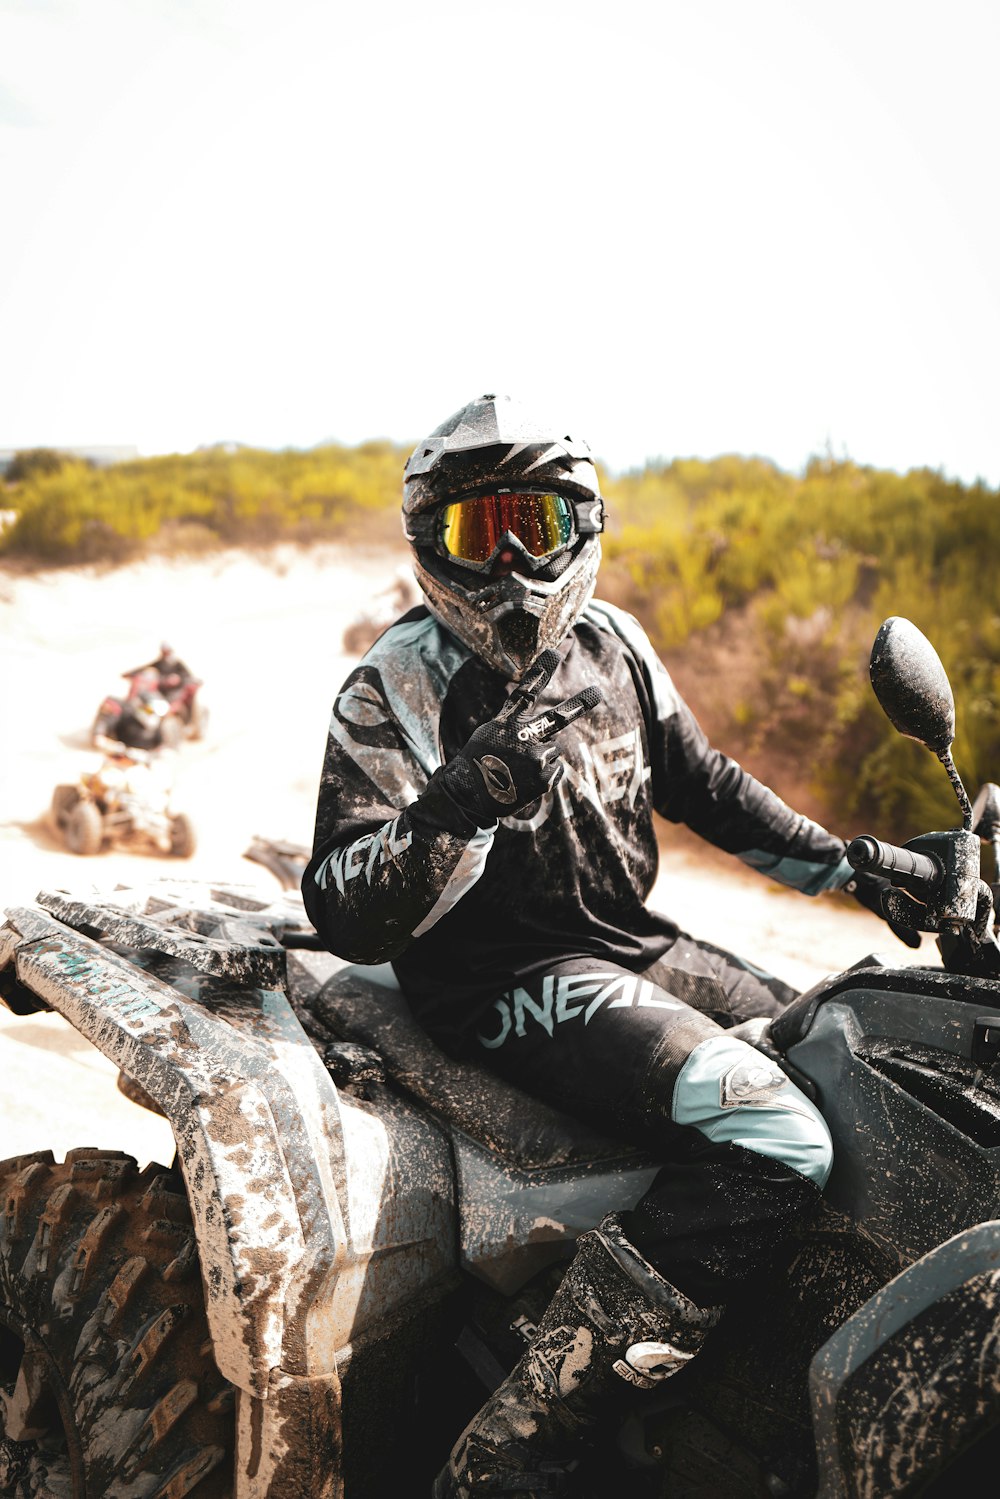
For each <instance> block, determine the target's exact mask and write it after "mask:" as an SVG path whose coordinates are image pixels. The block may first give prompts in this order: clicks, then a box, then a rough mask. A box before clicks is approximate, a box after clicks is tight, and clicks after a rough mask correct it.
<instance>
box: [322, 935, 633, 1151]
mask: <svg viewBox="0 0 1000 1499" xmlns="http://www.w3.org/2000/svg"><path fill="white" fill-rule="evenodd" d="M312 1008H313V1009H314V1010H315V1013H316V1014H317V1016H318V1017H319V1018H320V1019H321V1020H322V1021H323V1022H324V1023H325V1024H326V1025H327V1026H329V1027H330V1029H331V1030H332V1031H333V1032H334V1033H335V1034H336V1035H337V1036H339V1037H340V1038H341V1039H342V1040H344V1041H352V1042H355V1043H358V1044H360V1045H362V1046H366V1047H370V1048H372V1049H373V1050H374V1051H376V1052H378V1054H379V1056H380V1057H381V1058H382V1060H383V1062H384V1063H385V1067H386V1070H387V1072H388V1074H389V1076H390V1077H391V1078H392V1079H393V1081H394V1082H395V1083H396V1084H398V1086H399V1087H401V1088H403V1089H405V1090H406V1092H408V1093H410V1094H411V1095H412V1096H413V1097H414V1098H417V1099H419V1101H420V1102H421V1103H422V1104H423V1105H424V1106H425V1107H426V1108H428V1109H429V1110H431V1111H432V1112H433V1113H435V1114H436V1115H437V1116H438V1117H439V1118H441V1119H442V1120H444V1121H445V1122H446V1123H448V1124H449V1125H451V1126H453V1127H454V1128H455V1129H458V1130H461V1131H462V1133H463V1134H466V1135H469V1136H471V1137H472V1139H474V1140H476V1141H477V1142H478V1143H479V1144H480V1145H483V1146H484V1147H485V1148H486V1149H487V1150H489V1151H491V1152H492V1153H493V1154H495V1155H497V1156H499V1157H501V1158H502V1160H503V1161H504V1162H506V1163H507V1164H508V1165H510V1166H513V1167H515V1168H517V1169H519V1170H522V1171H525V1170H527V1171H530V1170H532V1169H536V1168H541V1167H548V1168H551V1167H554V1166H555V1167H558V1166H576V1167H577V1168H580V1167H581V1166H585V1165H593V1166H595V1167H596V1166H598V1165H599V1166H600V1167H601V1168H602V1169H606V1168H607V1166H608V1163H609V1162H612V1161H614V1162H621V1161H623V1160H624V1159H626V1158H628V1160H629V1162H630V1163H633V1162H637V1161H639V1160H640V1159H643V1160H644V1159H645V1157H641V1156H640V1152H639V1151H638V1150H637V1149H636V1147H635V1146H634V1145H633V1144H630V1143H629V1142H628V1141H624V1140H615V1139H613V1138H609V1137H608V1136H606V1135H603V1134H599V1133H598V1132H597V1131H596V1130H594V1129H592V1128H591V1127H589V1126H588V1125H586V1124H583V1123H581V1121H580V1120H578V1119H574V1118H572V1117H570V1116H569V1115H568V1114H563V1113H560V1112H559V1111H558V1110H556V1109H553V1108H550V1107H549V1106H548V1105H547V1104H544V1103H540V1102H538V1100H537V1099H534V1098H531V1097H529V1095H528V1094H526V1093H523V1092H522V1091H521V1090H520V1088H517V1087H515V1086H514V1085H513V1084H512V1083H508V1082H505V1081H504V1080H503V1079H502V1078H499V1077H496V1076H495V1075H494V1074H493V1073H491V1072H488V1071H487V1069H486V1068H485V1067H480V1066H479V1065H478V1064H477V1063H476V1062H468V1061H455V1060H453V1059H452V1058H451V1057H449V1056H446V1055H445V1053H444V1052H443V1051H441V1050H440V1049H439V1048H438V1047H437V1046H436V1045H435V1044H434V1042H433V1041H432V1040H431V1039H430V1037H429V1036H428V1035H427V1034H426V1032H425V1031H423V1030H422V1029H421V1027H420V1026H419V1025H418V1024H417V1022H416V1021H415V1020H414V1019H413V1016H412V1014H411V1013H410V1010H409V1007H408V1006H407V1004H406V1001H405V999H404V998H403V994H402V991H401V989H400V987H399V984H398V982H397V980H396V975H395V973H394V972H393V970H392V967H391V965H390V964H388V963H383V964H379V965H378V966H375V965H372V966H370V967H369V966H360V965H354V966H351V967H348V968H343V969H341V971H340V972H339V973H338V974H336V975H335V976H334V977H333V978H332V979H330V980H329V981H328V982H327V983H326V984H324V986H323V988H322V990H321V991H320V993H319V995H318V996H317V998H316V1000H315V1002H314V1004H313V1006H312Z"/></svg>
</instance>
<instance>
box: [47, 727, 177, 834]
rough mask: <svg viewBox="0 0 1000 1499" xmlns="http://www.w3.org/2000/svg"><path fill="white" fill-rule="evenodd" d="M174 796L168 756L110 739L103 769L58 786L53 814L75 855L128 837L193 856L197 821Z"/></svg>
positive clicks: (51, 813)
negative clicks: (179, 807) (175, 802)
mask: <svg viewBox="0 0 1000 1499" xmlns="http://www.w3.org/2000/svg"><path fill="white" fill-rule="evenodd" d="M171 798H172V787H171V784H170V773H169V768H168V765H167V763H166V762H165V760H164V759H163V757H162V756H159V755H154V754H149V753H147V752H146V751H144V750H138V749H128V748H126V746H125V745H123V744H122V745H112V744H109V745H108V749H107V752H106V753H105V756H104V759H103V761H102V763H101V765H100V767H99V768H98V769H97V770H95V771H86V772H84V773H83V774H82V775H81V776H80V779H79V781H77V782H75V783H72V782H71V783H66V784H64V785H61V786H57V787H56V788H55V790H54V791H53V793H52V804H51V808H50V816H51V819H52V822H53V824H54V826H55V828H56V830H57V831H58V832H59V833H61V835H62V837H63V838H64V840H65V842H66V847H67V848H68V849H69V850H70V852H71V853H74V854H83V855H91V854H98V853H100V852H101V849H102V848H104V847H106V845H107V844H109V843H112V842H114V843H121V842H127V843H130V844H133V845H138V846H141V847H145V848H151V849H154V850H156V851H158V852H160V853H165V854H172V855H173V856H174V857H175V858H178V859H189V858H190V857H191V855H192V854H193V853H194V851H195V848H196V846H197V838H196V834H195V829H194V823H193V822H192V821H191V818H190V817H189V816H188V814H187V813H186V812H177V811H175V810H174V809H173V806H172V801H171Z"/></svg>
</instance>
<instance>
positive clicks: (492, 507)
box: [440, 490, 576, 567]
mask: <svg viewBox="0 0 1000 1499" xmlns="http://www.w3.org/2000/svg"><path fill="white" fill-rule="evenodd" d="M440 527H441V530H440V536H441V545H442V547H443V548H444V551H445V553H446V554H447V556H449V557H452V558H453V559H454V560H455V561H456V562H465V563H468V564H470V565H471V566H473V567H482V566H483V565H484V564H486V563H488V562H490V561H491V560H492V558H493V556H494V554H495V553H496V552H497V551H499V549H500V545H501V542H502V541H503V539H504V537H505V536H507V535H508V534H509V535H510V536H512V537H513V538H514V540H515V541H516V542H518V543H519V545H520V546H521V548H522V549H523V550H524V551H525V552H527V554H528V555H529V556H530V557H548V556H551V554H552V553H553V552H558V551H560V550H561V548H562V547H564V546H566V545H567V543H568V542H570V541H572V539H573V536H574V533H575V529H576V528H575V526H574V523H573V511H572V508H571V507H570V504H569V501H568V500H565V499H564V498H563V496H562V495H561V494H549V493H535V492H534V491H530V492H517V491H510V490H501V491H499V492H497V493H495V494H477V495H473V496H471V497H470V498H469V499H467V500H459V501H458V502H457V503H455V504H453V505H446V506H445V507H444V510H443V511H442V512H441V520H440Z"/></svg>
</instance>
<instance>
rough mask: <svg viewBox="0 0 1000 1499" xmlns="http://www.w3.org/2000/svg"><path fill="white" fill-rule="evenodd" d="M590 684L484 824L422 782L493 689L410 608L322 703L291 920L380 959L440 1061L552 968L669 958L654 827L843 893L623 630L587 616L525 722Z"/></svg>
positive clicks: (818, 833) (430, 782) (614, 618)
mask: <svg viewBox="0 0 1000 1499" xmlns="http://www.w3.org/2000/svg"><path fill="white" fill-rule="evenodd" d="M589 686H597V687H599V688H600V690H601V692H602V694H603V702H601V703H600V704H598V706H597V707H596V708H595V709H594V710H593V711H592V712H590V713H587V714H584V716H583V717H581V718H579V719H577V720H576V721H575V722H573V723H572V724H570V725H569V726H568V727H567V728H566V729H565V730H563V732H562V733H561V734H560V735H559V736H558V738H557V739H556V740H555V741H554V743H555V744H556V745H557V746H558V748H559V751H560V754H561V756H562V759H563V762H564V765H565V774H564V775H563V777H562V779H561V780H560V782H559V784H558V785H557V786H556V787H555V789H554V790H553V791H551V792H549V793H547V794H546V795H545V796H543V797H542V798H541V799H540V800H538V801H537V802H535V803H533V804H532V805H531V806H528V807H526V808H524V809H523V810H522V811H520V812H518V813H517V814H515V815H513V816H510V817H502V818H501V819H500V821H499V823H496V824H494V825H493V826H491V827H477V826H476V825H475V823H474V822H473V821H472V820H471V819H470V818H469V817H468V815H467V814H466V813H465V812H464V811H462V810H461V809H460V808H459V807H458V806H457V805H456V803H455V802H454V801H453V800H452V798H451V797H450V795H449V794H448V792H447V790H446V788H445V787H444V786H443V785H441V783H440V778H439V777H437V776H436V775H435V772H436V771H438V770H439V769H440V767H441V766H442V765H444V764H446V763H447V761H448V760H449V759H450V758H451V757H452V756H453V755H454V754H455V753H456V751H458V750H460V749H461V748H462V747H463V746H464V745H465V744H466V742H467V741H468V739H469V737H470V735H471V734H472V732H473V730H474V729H476V728H478V727H479V725H480V724H482V723H484V722H485V721H486V720H487V719H490V718H492V717H493V716H494V715H495V714H496V712H497V711H498V709H499V708H500V706H501V704H502V703H503V701H504V699H505V697H506V695H507V693H508V691H509V688H510V684H509V683H508V682H507V681H506V679H505V678H504V677H502V676H500V675H499V674H498V673H497V672H495V671H493V670H492V669H491V668H490V667H488V666H486V665H485V664H484V663H483V662H482V661H481V660H480V659H479V658H478V657H477V656H475V655H473V654H472V653H471V652H470V651H469V650H468V649H467V648H466V647H465V646H464V645H462V644H460V642H459V641H458V640H456V639H455V637H454V636H452V635H451V634H450V633H449V632H448V631H447V630H445V628H444V627H443V626H442V625H441V624H440V623H439V622H438V621H437V620H436V619H435V617H434V616H433V615H432V614H431V613H430V612H429V611H428V610H427V609H426V608H424V607H422V606H421V607H418V608H416V609H413V610H411V611H410V613H408V614H406V615H404V616H403V618H402V619H400V620H399V621H398V622H397V623H396V624H394V625H393V626H391V627H390V629H388V630H387V631H386V632H385V634H384V635H382V636H381V638H380V639H379V640H378V641H377V642H376V643H375V645H374V646H372V648H371V650H370V651H369V652H368V654H367V656H365V658H364V660H363V661H362V662H361V664H360V665H359V666H358V667H357V668H356V669H355V670H354V671H352V672H351V674H350V676H349V677H348V678H347V681H346V682H345V683H344V685H343V687H342V688H341V690H340V693H339V694H338V696H337V699H336V702H335V703H334V707H333V714H332V717H331V721H330V733H329V739H328V742H327V750H326V758H325V760H324V764H323V771H322V778H321V783H320V792H319V803H318V808H317V817H316V838H315V845H314V850H313V857H312V860H311V861H310V864H309V866H308V868H307V870H306V873H305V877H304V880H303V895H304V898H305V903H306V909H307V911H308V913H309V915H310V917H311V919H312V921H313V922H314V924H315V926H316V929H317V931H318V932H319V933H320V936H321V937H322V939H323V941H324V942H325V943H326V945H327V946H328V947H329V949H330V950H331V951H332V952H334V953H336V954H338V955H339V956H341V957H345V958H349V959H351V960H352V961H354V962H359V963H380V962H384V961H385V960H386V959H391V961H392V963H393V966H394V968H395V970H396V973H397V975H398V977H399V981H400V983H401V984H402V986H403V989H404V991H405V992H406V994H407V996H408V998H409V1001H410V1004H411V1006H412V1008H413V1010H414V1012H415V1014H416V1015H417V1017H418V1018H419V1019H420V1020H421V1022H422V1023H423V1024H424V1025H425V1027H426V1028H427V1029H428V1030H429V1031H430V1032H431V1033H432V1034H433V1035H434V1036H435V1037H436V1038H437V1039H438V1040H439V1041H441V1042H442V1043H443V1044H444V1045H446V1046H449V1047H450V1048H451V1049H460V1048H461V1046H462V1042H463V1038H464V1037H465V1036H466V1035H468V1034H469V1033H470V1032H471V1031H473V1030H474V1029H475V1026H476V1022H477V1020H478V1019H479V1018H480V1017H481V1016H482V1014H483V1012H484V1010H485V1009H486V1008H487V1007H488V1006H489V1005H490V1004H491V1003H492V1001H493V1000H494V999H495V997H496V996H497V994H499V993H501V992H503V991H506V990H509V989H511V988H513V987H514V986H515V985H517V984H519V983H521V982H523V981H525V980H527V979H530V978H531V977H534V976H535V975H537V974H539V973H542V972H544V971H545V970H546V969H547V968H549V967H550V966H551V965H552V964H553V963H554V962H556V961H560V960H563V959H565V958H567V957H576V956H587V957H596V958H601V959H604V960H606V961H608V962H611V963H616V964H620V965H622V966H624V967H626V968H629V969H631V970H632V971H633V972H636V973H638V972H641V971H642V970H644V969H645V968H647V967H649V966H650V965H651V964H652V963H654V962H655V961H656V959H657V958H659V957H661V956H662V955H663V953H664V952H665V951H666V950H667V949H668V948H669V947H670V945H671V944H672V943H673V941H674V940H675V938H676V936H677V927H676V926H675V925H674V924H673V923H672V922H671V921H670V920H669V918H668V917H667V916H664V915H660V914H657V913H655V912H653V911H650V910H648V909H647V907H646V904H645V901H646V897H647V896H648V894H649V892H650V889H651V888H652V885H653V881H654V879H655V876H656V869H657V844H656V836H655V829H654V821H653V813H654V811H656V812H659V813H660V814H661V816H663V817H665V818H667V819H669V820H670V821H672V822H683V823H686V824H687V825H688V826H689V827H691V828H693V829H694V831H695V832H697V833H699V834H701V835H702V836H703V837H705V838H707V839H708V840H709V841H710V842H712V843H714V844H716V845H717V846H718V847H720V848H723V849H726V850H728V851H730V852H732V853H734V854H737V855H738V856H739V857H740V858H741V859H743V860H744V861H745V862H746V863H748V864H750V865H752V866H753V867H754V868H756V869H760V870H762V871H764V872H765V873H767V874H769V875H771V876H772V877H773V878H775V879H778V880H780V881H782V882H783V883H785V884H788V885H792V886H794V887H796V888H797V889H799V890H803V891H805V892H806V893H808V894H816V893H818V892H819V891H821V890H826V889H834V888H837V887H838V886H840V885H843V884H844V883H846V881H847V880H848V879H850V878H851V874H852V871H851V869H850V867H849V865H848V864H847V863H846V861H845V860H844V857H843V855H844V845H843V843H842V841H841V840H840V839H839V838H836V837H834V836H833V835H832V834H830V833H828V832H826V831H825V829H823V828H821V827H819V826H818V825H817V824H816V823H814V822H811V821H809V819H808V818H805V817H802V816H800V815H799V814H798V813H796V812H793V811H792V810H791V809H790V808H789V807H787V806H786V805H785V803H784V802H782V801H781V800H780V799H779V798H778V797H777V796H775V794H774V793H773V792H772V791H770V790H768V788H767V787H765V786H763V785H761V783H760V782H759V781H756V780H754V778H753V777H752V776H750V775H748V774H747V772H746V771H745V770H743V769H742V768H741V767H740V766H739V765H737V764H736V762H735V761H734V760H732V759H730V758H728V757H727V756H726V755H724V754H722V753H720V752H719V751H718V750H716V749H713V748H712V747H711V746H710V745H709V743H708V740H707V739H706V737H705V735H704V733H703V732H702V730H701V728H700V727H699V725H698V723H697V721H696V719H695V718H694V715H693V714H692V713H691V710H690V709H689V708H688V707H687V705H686V703H685V702H684V701H683V699H682V698H681V697H680V694H679V693H678V692H677V689H676V688H675V687H674V684H673V682H672V681H671V679H670V677H669V675H668V674H667V671H666V670H665V668H664V666H663V664H662V663H661V662H660V660H659V659H658V657H657V656H656V653H655V652H654V650H653V647H652V646H651V644H650V642H649V640H648V639H647V637H646V635H645V634H644V632H643V630H642V628H641V627H640V625H639V624H638V622H637V621H636V620H635V619H633V618H632V617H631V615H628V614H625V613H624V612H623V611H622V610H620V609H616V608H614V607H612V606H611V605H609V604H604V603H600V602H598V601H596V600H595V601H594V602H592V603H591V604H590V605H589V606H588V607H587V609H586V610H585V611H584V613H583V614H582V615H581V617H580V619H579V620H578V621H577V623H576V625H575V626H574V628H573V630H572V632H571V634H570V635H569V636H568V637H567V639H566V641H565V642H564V648H563V651H562V659H561V662H560V665H559V666H558V668H557V669H556V671H555V674H554V675H553V677H552V679H551V681H550V682H549V684H548V686H547V687H546V688H545V689H544V691H543V692H542V693H541V694H540V695H539V697H538V699H537V700H536V704H535V708H534V709H533V712H539V713H540V712H542V711H543V710H544V709H545V708H551V707H554V706H555V705H556V704H557V703H559V702H562V701H563V700H564V699H565V698H568V697H571V696H572V695H573V694H574V693H576V692H578V691H580V689H581V688H583V687H589Z"/></svg>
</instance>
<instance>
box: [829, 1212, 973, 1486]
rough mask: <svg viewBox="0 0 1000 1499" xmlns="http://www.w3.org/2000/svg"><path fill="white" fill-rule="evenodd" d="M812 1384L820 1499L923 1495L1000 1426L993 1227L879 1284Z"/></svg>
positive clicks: (836, 1338)
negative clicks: (939, 1476)
mask: <svg viewBox="0 0 1000 1499" xmlns="http://www.w3.org/2000/svg"><path fill="white" fill-rule="evenodd" d="M809 1386H810V1395H811V1400H812V1412H813V1429H814V1432H815V1436H816V1451H817V1458H818V1463H819V1491H818V1499H866V1496H882V1495H888V1494H917V1493H921V1494H922V1493H924V1492H925V1490H926V1488H927V1485H928V1484H929V1483H933V1481H934V1480H935V1479H936V1478H937V1477H938V1475H939V1474H942V1473H944V1472H945V1471H946V1470H947V1468H948V1466H949V1464H950V1463H951V1462H952V1461H953V1460H954V1459H955V1458H957V1457H959V1456H960V1455H962V1454H968V1453H969V1450H970V1449H971V1448H972V1447H974V1446H975V1444H976V1443H977V1442H979V1441H980V1440H981V1439H982V1438H984V1437H985V1436H986V1435H987V1434H988V1433H990V1432H991V1431H993V1430H994V1429H995V1427H996V1426H997V1423H998V1421H1000V1221H995V1220H991V1221H990V1222H986V1223H979V1224H976V1226H975V1227H974V1228H969V1229H966V1230H964V1231H963V1232H962V1233H959V1234H956V1235H955V1236H954V1237H953V1238H951V1239H948V1240H946V1241H945V1243H943V1244H940V1245H938V1246H937V1248H936V1249H932V1250H931V1251H930V1252H929V1253H928V1254H925V1255H923V1256H922V1258H920V1259H919V1260H917V1261H915V1263H914V1264H912V1265H910V1266H909V1267H908V1268H907V1269H906V1270H904V1271H903V1272H902V1273H901V1274H900V1275H897V1276H896V1277H895V1278H894V1279H893V1280H891V1281H890V1282H889V1283H888V1285H886V1286H883V1287H882V1289H881V1290H880V1291H878V1292H877V1293H876V1294H875V1295H874V1296H873V1297H871V1299H870V1300H869V1301H867V1302H866V1303H865V1304H864V1306H862V1307H861V1308H859V1310H858V1311H857V1312H855V1314H854V1315H853V1316H852V1317H850V1318H849V1319H848V1320H847V1321H846V1322H845V1323H844V1325H843V1326H842V1327H840V1328H838V1330H837V1331H836V1332H835V1333H834V1334H833V1336H832V1337H831V1338H829V1339H828V1340H827V1342H826V1343H824V1344H823V1346H822V1348H820V1349H819V1351H818V1352H817V1353H816V1355H815V1357H814V1358H813V1361H812V1364H811V1366H810V1371H809ZM943 1481H944V1482H945V1483H947V1482H948V1480H947V1478H946V1479H944V1480H943ZM932 1491H933V1493H935V1494H937V1492H938V1489H937V1487H936V1486H935V1487H934V1488H933V1490H932Z"/></svg>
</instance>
